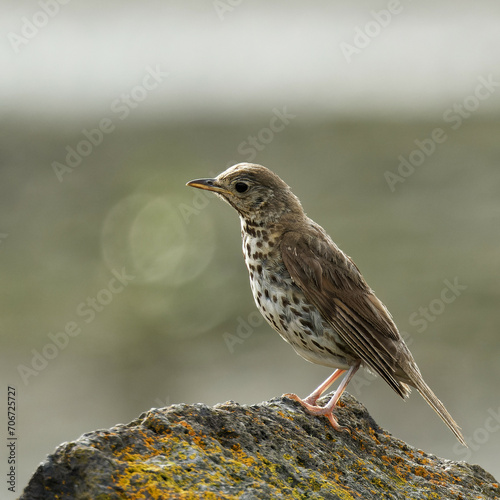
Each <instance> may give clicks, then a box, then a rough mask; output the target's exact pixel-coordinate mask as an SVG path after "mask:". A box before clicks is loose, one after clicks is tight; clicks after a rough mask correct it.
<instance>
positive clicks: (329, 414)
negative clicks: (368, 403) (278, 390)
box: [285, 394, 351, 432]
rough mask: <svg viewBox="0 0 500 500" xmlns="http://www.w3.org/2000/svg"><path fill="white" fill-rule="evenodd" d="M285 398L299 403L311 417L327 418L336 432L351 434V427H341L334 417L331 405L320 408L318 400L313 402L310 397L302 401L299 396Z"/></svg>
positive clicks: (286, 395) (293, 395) (288, 395)
mask: <svg viewBox="0 0 500 500" xmlns="http://www.w3.org/2000/svg"><path fill="white" fill-rule="evenodd" d="M285 397H287V398H289V399H293V400H294V401H298V402H299V403H300V404H301V405H302V406H303V407H304V408H305V409H306V410H307V412H308V413H309V414H310V415H314V416H324V417H326V418H327V419H328V421H329V422H330V424H331V425H332V427H333V428H334V429H335V430H336V431H339V432H340V431H348V432H351V429H349V427H344V426H342V425H339V423H338V422H337V419H336V418H335V417H334V416H333V407H330V405H329V404H328V405H326V406H325V407H323V406H318V405H316V404H315V403H316V399H314V400H313V399H312V398H311V397H310V396H309V397H307V398H305V399H301V398H299V396H297V394H285Z"/></svg>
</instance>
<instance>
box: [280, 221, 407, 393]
mask: <svg viewBox="0 0 500 500" xmlns="http://www.w3.org/2000/svg"><path fill="white" fill-rule="evenodd" d="M281 251H282V255H283V261H284V263H285V266H286V268H287V270H288V272H289V273H290V276H291V277H292V279H293V281H294V282H295V284H296V285H297V286H299V287H300V288H301V290H302V291H303V292H304V294H305V295H306V297H307V298H308V299H309V300H310V301H311V303H312V304H314V305H315V306H316V307H317V308H318V309H319V311H320V312H321V314H322V316H323V318H324V319H325V320H326V321H327V322H328V323H329V324H330V325H331V326H332V327H333V328H334V329H335V330H336V331H337V332H338V334H339V336H340V337H341V338H342V339H343V341H344V342H345V343H346V344H347V345H348V346H349V348H350V349H351V350H352V352H353V353H354V354H355V355H356V356H358V357H359V358H360V359H361V360H362V361H363V362H364V363H365V364H366V365H368V366H369V367H371V368H372V369H373V370H374V371H375V372H377V373H378V374H379V375H380V376H381V377H382V378H383V379H384V380H385V381H386V382H387V383H388V384H389V385H390V386H391V387H392V388H393V389H394V390H395V391H396V392H397V393H398V394H399V395H400V396H401V397H407V396H408V395H409V392H410V390H409V387H407V386H406V384H404V383H401V382H400V381H398V380H397V376H396V372H400V373H401V367H400V366H399V363H398V361H399V359H400V357H401V354H403V353H404V354H405V355H407V354H409V351H408V349H407V348H406V346H405V344H404V342H403V340H402V338H401V336H400V335H399V332H398V330H397V328H396V325H395V324H394V322H393V321H392V318H391V315H390V313H389V311H388V310H387V309H386V307H385V306H384V305H383V304H382V302H380V300H378V298H377V297H376V296H375V294H374V293H373V292H372V290H371V289H370V287H369V286H368V285H367V284H366V282H365V280H364V279H363V276H361V273H360V272H359V270H358V268H357V267H356V265H355V264H354V263H353V262H352V260H351V259H350V258H349V257H348V256H346V255H345V254H344V253H343V252H342V251H341V250H340V249H339V248H338V247H337V246H336V245H335V243H334V242H333V241H332V240H331V239H330V238H329V237H328V236H327V235H326V233H325V232H324V231H323V230H322V229H321V228H320V227H319V226H310V228H309V229H308V232H300V233H299V232H296V231H291V232H288V233H285V235H284V236H283V239H282V242H281ZM400 373H398V375H399V374H400ZM398 378H399V377H398Z"/></svg>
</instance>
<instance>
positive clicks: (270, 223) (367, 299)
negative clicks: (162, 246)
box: [187, 163, 466, 445]
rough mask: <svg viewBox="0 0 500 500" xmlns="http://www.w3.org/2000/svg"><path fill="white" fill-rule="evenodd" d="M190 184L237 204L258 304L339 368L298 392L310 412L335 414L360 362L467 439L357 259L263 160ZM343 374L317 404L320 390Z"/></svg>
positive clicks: (288, 334)
mask: <svg viewBox="0 0 500 500" xmlns="http://www.w3.org/2000/svg"><path fill="white" fill-rule="evenodd" d="M187 185H188V186H191V187H195V188H199V189H206V190H209V191H213V192H214V193H215V194H217V195H218V196H219V197H220V198H222V199H223V200H224V201H226V202H227V203H229V204H230V205H231V206H232V207H233V208H235V209H236V211H237V212H238V214H239V216H240V220H241V234H242V238H243V253H244V256H245V263H246V266H247V268H248V272H249V275H250V286H251V288H252V293H253V296H254V299H255V303H256V304H257V307H258V309H259V311H260V312H261V314H262V315H263V316H264V318H265V319H266V320H267V322H268V323H269V324H270V325H271V326H272V327H273V328H274V329H275V330H276V331H277V332H278V333H279V334H280V335H281V336H282V337H283V339H284V340H286V341H287V342H288V343H289V344H290V345H291V346H292V347H293V348H294V349H295V351H296V352H297V354H299V355H300V356H302V357H303V358H305V359H307V360H308V361H311V362H313V363H317V364H320V365H324V366H329V367H332V368H336V370H335V372H334V373H333V374H332V375H331V376H330V377H329V378H328V379H327V380H325V381H324V382H323V383H322V384H321V385H320V386H319V387H318V388H317V389H316V390H314V391H313V392H312V393H311V394H310V395H309V396H308V397H307V398H305V399H304V400H302V399H300V398H299V397H298V396H296V395H295V394H291V395H289V396H290V397H292V398H293V399H295V400H297V401H299V402H300V403H301V404H302V405H303V406H304V407H305V408H306V409H307V411H308V412H309V413H311V414H312V415H324V416H326V417H327V418H328V419H329V421H330V423H331V425H332V426H333V427H334V428H335V429H337V430H341V429H344V428H343V427H341V426H340V425H339V424H338V423H337V420H336V418H335V417H334V415H333V409H334V407H335V405H336V404H337V402H338V400H339V398H340V396H341V395H342V392H343V391H344V390H345V388H346V386H347V384H348V383H349V381H350V380H351V379H352V377H353V376H354V374H355V373H356V371H357V370H358V368H359V367H360V366H364V367H366V368H367V369H369V370H371V371H372V372H375V373H377V374H378V375H380V376H381V377H382V378H383V379H384V380H385V381H386V382H387V383H388V384H389V385H390V386H391V387H392V389H394V391H396V392H397V393H398V394H399V395H400V396H401V397H402V398H407V397H408V396H409V394H410V386H412V387H415V388H416V389H417V390H418V391H419V392H420V394H421V395H422V396H423V398H424V399H425V400H426V401H427V403H429V405H430V406H431V407H432V408H433V409H434V410H435V412H436V413H437V414H438V415H439V416H440V417H441V418H442V419H443V421H444V422H445V423H446V425H447V426H448V427H449V428H450V429H451V431H452V432H453V433H454V434H455V436H456V437H457V439H458V440H459V441H460V442H461V443H462V444H464V445H466V443H465V440H464V438H463V436H462V433H461V432H460V427H459V426H458V425H457V423H456V422H455V421H454V420H453V418H452V417H451V415H450V414H449V413H448V411H447V410H446V408H445V407H444V405H443V404H442V403H441V401H439V399H438V398H437V397H436V396H435V395H434V393H433V392H432V390H431V389H430V388H429V386H428V385H427V384H426V383H425V382H424V380H423V378H422V375H421V374H420V370H419V368H418V367H417V364H416V363H415V361H414V359H413V356H412V355H411V353H410V351H409V349H408V348H407V346H406V344H405V343H404V341H403V339H402V338H401V335H400V334H399V332H398V329H397V327H396V325H395V324H394V321H393V320H392V317H391V314H390V313H389V311H388V310H387V308H386V307H385V306H384V304H382V302H381V301H380V300H379V299H378V298H377V297H376V296H375V294H374V292H373V290H372V289H371V288H370V287H369V286H368V285H367V283H366V282H365V280H364V278H363V276H362V275H361V273H360V271H359V269H358V268H357V267H356V264H354V262H353V261H352V260H351V258H350V257H348V256H347V255H346V254H345V253H344V252H343V251H342V250H340V248H339V247H338V246H337V245H336V244H335V243H334V242H333V241H332V239H331V238H330V237H329V236H328V234H326V232H325V230H324V229H323V228H322V227H321V226H319V225H318V224H316V223H315V222H314V221H312V220H311V219H309V218H308V217H307V216H306V214H305V213H304V210H303V209H302V205H301V204H300V201H299V200H298V198H297V197H296V196H295V195H294V194H293V193H292V191H291V189H290V187H289V186H288V185H287V184H285V182H283V181H282V180H281V179H280V178H279V177H278V176H277V175H276V174H274V173H273V172H271V171H270V170H268V169H267V168H265V167H263V166H261V165H254V164H250V163H240V164H238V165H235V166H233V167H230V168H228V169H227V170H226V171H225V172H222V173H221V174H219V175H218V176H217V177H216V178H214V179H197V180H193V181H190V182H188V183H187ZM346 371H347V374H346V376H345V378H344V379H343V381H342V382H341V384H340V385H339V387H338V389H337V390H336V392H335V394H334V396H333V397H332V399H331V400H330V401H329V402H328V404H327V405H326V406H324V407H321V406H318V405H317V404H316V402H317V400H318V399H319V397H320V396H321V394H322V393H323V392H325V391H326V390H327V388H328V387H329V386H330V385H331V384H332V383H333V382H334V381H335V380H336V379H337V378H338V377H340V376H341V375H342V374H343V373H344V372H346Z"/></svg>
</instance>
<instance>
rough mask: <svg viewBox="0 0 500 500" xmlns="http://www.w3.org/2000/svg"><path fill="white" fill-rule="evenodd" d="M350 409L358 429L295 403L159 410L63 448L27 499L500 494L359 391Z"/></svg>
mask: <svg viewBox="0 0 500 500" xmlns="http://www.w3.org/2000/svg"><path fill="white" fill-rule="evenodd" d="M325 399H326V398H325ZM340 403H341V404H340V406H339V407H338V409H337V414H338V415H339V419H340V421H341V422H342V423H343V424H344V425H347V426H349V427H350V428H351V429H352V432H350V433H349V432H337V431H335V430H334V429H333V428H332V427H330V425H329V423H328V421H327V420H326V419H325V418H320V417H312V416H310V415H308V414H306V413H305V412H304V410H303V409H302V407H301V406H300V404H298V403H296V402H295V401H292V400H291V399H288V398H286V397H281V398H275V399H272V400H271V401H268V402H264V403H261V404H258V405H252V406H243V405H239V404H237V403H234V402H232V401H230V402H227V403H224V404H220V405H216V406H214V407H209V406H206V405H203V404H195V405H187V404H180V405H172V406H170V407H168V408H162V409H152V410H150V411H148V412H146V413H143V414H142V415H140V416H139V417H138V418H137V419H135V420H134V421H132V422H130V423H129V424H127V425H122V424H120V425H116V426H115V427H112V428H111V429H109V430H100V431H95V432H90V433H87V434H84V435H83V436H82V437H80V438H79V439H78V440H76V441H74V442H71V443H64V444H62V445H61V446H59V447H58V448H57V449H56V450H55V452H54V453H53V454H52V455H49V456H48V457H47V459H46V460H45V462H43V463H42V464H41V465H40V466H39V468H38V469H37V471H36V472H35V474H34V475H33V477H32V478H31V480H30V482H29V484H28V486H27V487H26V489H25V491H24V493H23V495H22V496H21V500H34V499H77V500H79V499H82V500H83V499H85V500H87V499H89V500H90V499H103V500H104V499H111V500H114V499H117V500H118V499H164V498H173V499H198V498H200V499H226V500H232V499H243V500H253V499H266V500H267V499H318V500H319V499H331V500H333V499H343V500H347V499H364V500H366V499H371V498H374V499H403V498H404V499H406V498H410V499H447V500H451V499H457V500H458V499H461V500H468V499H475V500H486V499H495V498H497V499H498V498H500V487H499V485H498V483H497V482H496V481H495V479H494V478H493V477H492V476H491V475H490V474H488V473H487V472H486V471H484V470H483V469H482V468H480V467H479V466H475V465H469V464H466V463H463V462H453V461H450V460H444V459H441V458H438V457H436V456H434V455H430V454H427V453H425V452H423V451H420V450H417V449H415V448H413V447H411V446H409V445H407V444H406V443H404V442H403V441H400V440H398V439H396V438H394V437H393V436H391V435H390V434H389V433H388V432H386V431H385V430H383V429H381V428H380V427H379V426H378V425H377V424H376V423H375V421H374V420H373V419H372V418H371V417H370V415H369V414H368V412H367V410H366V409H365V408H364V407H363V406H362V405H361V404H360V403H359V402H358V401H356V399H354V398H353V397H352V396H350V395H348V394H344V395H343V396H342V399H341V402H340Z"/></svg>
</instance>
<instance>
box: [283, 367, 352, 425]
mask: <svg viewBox="0 0 500 500" xmlns="http://www.w3.org/2000/svg"><path fill="white" fill-rule="evenodd" d="M360 364H361V361H358V362H357V363H356V364H354V365H352V366H351V368H349V371H348V372H347V374H346V376H345V377H344V379H343V380H342V382H341V383H340V385H339V386H338V388H337V390H336V391H335V394H334V395H333V397H332V399H330V401H329V402H328V404H327V405H326V406H325V407H321V406H317V405H316V404H315V403H316V400H317V399H318V397H319V395H321V392H323V391H324V390H326V389H327V388H328V387H329V386H330V385H331V384H332V383H333V381H334V380H335V379H336V378H338V377H339V376H340V375H341V374H342V373H344V372H345V370H336V371H335V372H334V373H333V374H332V375H331V377H329V378H328V379H327V380H325V382H323V383H322V384H321V385H320V386H319V387H318V388H317V389H316V390H315V391H314V392H313V393H312V394H311V395H310V396H308V397H307V398H306V399H304V400H302V399H300V398H299V397H298V396H297V395H296V394H285V396H287V397H289V398H290V399H294V400H295V401H298V402H299V403H300V404H301V405H302V406H303V407H304V408H305V409H306V410H307V411H308V412H309V413H310V414H311V415H324V416H325V417H327V418H328V420H329V421H330V424H332V427H333V428H334V429H335V430H337V431H344V430H349V429H348V428H347V427H342V426H341V425H339V424H338V422H337V420H336V418H335V417H334V416H333V409H334V408H335V406H336V404H337V402H338V400H339V399H340V396H342V393H343V392H344V391H345V389H346V387H347V384H349V382H350V381H351V379H352V377H354V374H355V373H356V372H357V371H358V369H359V365H360ZM339 372H340V373H339ZM328 382H329V383H328ZM320 389H323V391H321V392H320ZM318 393H319V394H318ZM317 394H318V395H317ZM315 397H316V399H314V398H315Z"/></svg>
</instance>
